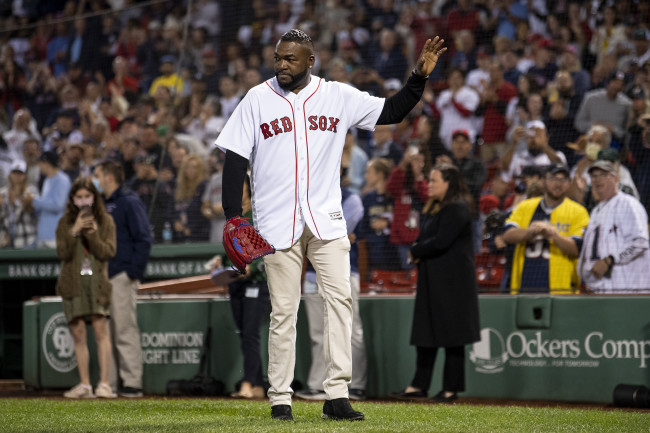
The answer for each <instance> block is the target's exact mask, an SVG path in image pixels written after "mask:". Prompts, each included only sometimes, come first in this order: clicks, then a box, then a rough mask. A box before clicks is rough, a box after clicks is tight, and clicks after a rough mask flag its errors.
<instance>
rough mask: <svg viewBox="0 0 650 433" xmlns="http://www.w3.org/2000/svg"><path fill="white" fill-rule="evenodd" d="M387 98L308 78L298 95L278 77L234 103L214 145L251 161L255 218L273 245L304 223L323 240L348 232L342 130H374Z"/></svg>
mask: <svg viewBox="0 0 650 433" xmlns="http://www.w3.org/2000/svg"><path fill="white" fill-rule="evenodd" d="M383 106H384V99H382V98H377V97H374V96H370V95H369V94H368V93H365V92H361V91H359V90H357V89H355V88H353V87H351V86H349V85H347V84H342V83H338V82H329V81H325V80H323V79H321V78H318V77H315V76H311V80H310V82H309V84H308V85H307V86H306V87H305V88H304V89H302V90H301V91H300V92H298V93H297V94H296V93H293V92H288V91H285V90H282V89H281V88H280V87H279V86H278V84H277V80H276V79H275V78H272V79H270V80H268V81H266V82H264V83H262V84H260V85H258V86H255V87H254V88H252V89H251V90H249V92H248V93H247V94H246V96H245V97H244V98H243V99H242V101H241V102H240V103H239V105H238V106H237V108H236V109H235V111H234V112H233V114H232V116H231V117H230V119H229V120H228V122H227V123H226V126H225V127H224V129H223V131H222V132H221V134H219V137H218V138H217V141H216V145H217V146H218V147H219V148H220V149H222V150H224V151H226V150H230V151H232V152H235V153H237V154H239V155H241V156H243V157H244V158H248V159H249V161H250V164H251V189H252V203H253V220H254V224H255V227H256V228H257V229H258V230H259V231H260V233H261V234H262V236H264V238H265V239H267V240H268V241H269V242H270V243H271V244H272V245H274V246H275V247H276V248H277V249H284V248H289V247H290V246H292V245H293V244H294V243H295V242H296V241H297V240H298V239H299V238H300V236H301V234H302V231H303V229H304V226H305V224H307V225H308V226H309V228H310V230H311V231H312V233H314V234H315V235H316V236H318V237H319V238H320V239H328V240H329V239H337V238H340V237H343V236H346V235H347V229H346V226H345V220H344V219H343V218H341V188H340V178H339V170H340V164H341V154H342V152H343V144H344V143H345V134H346V133H347V131H348V129H350V128H351V127H354V126H356V127H358V128H361V129H368V130H372V129H373V128H374V127H375V124H376V122H377V119H378V118H379V114H380V113H381V110H382V108H383Z"/></svg>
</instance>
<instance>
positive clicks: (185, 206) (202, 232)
mask: <svg viewBox="0 0 650 433" xmlns="http://www.w3.org/2000/svg"><path fill="white" fill-rule="evenodd" d="M206 186H207V173H206V166H205V162H204V161H203V159H202V158H201V157H200V156H199V155H187V156H186V157H185V158H184V159H183V162H182V164H181V167H180V170H179V171H178V177H177V178H176V191H175V192H174V210H173V213H174V215H173V220H174V242H207V241H208V240H209V239H210V222H209V221H208V220H207V219H206V218H205V217H204V216H203V213H201V204H202V203H203V196H204V194H205V190H206Z"/></svg>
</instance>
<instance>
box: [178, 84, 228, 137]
mask: <svg viewBox="0 0 650 433" xmlns="http://www.w3.org/2000/svg"><path fill="white" fill-rule="evenodd" d="M193 108H194V112H193V113H191V114H193V116H192V117H191V120H189V122H188V123H187V126H186V127H185V130H186V131H187V133H188V134H190V135H192V136H193V137H195V138H197V139H199V140H201V142H202V143H203V145H204V146H205V147H206V148H207V147H210V146H212V143H214V141H215V140H216V139H217V137H218V136H219V133H220V132H221V130H222V129H223V127H224V125H225V124H226V119H225V118H224V117H223V116H221V115H220V114H221V103H220V102H219V98H217V97H216V96H208V97H207V98H205V101H204V102H203V104H201V105H200V106H199V107H198V112H196V109H197V107H193ZM186 119H187V118H186Z"/></svg>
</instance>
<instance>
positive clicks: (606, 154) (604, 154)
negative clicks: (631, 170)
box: [596, 147, 621, 162]
mask: <svg viewBox="0 0 650 433" xmlns="http://www.w3.org/2000/svg"><path fill="white" fill-rule="evenodd" d="M620 159H621V158H620V156H619V154H618V151H617V150H616V149H613V148H611V147H607V148H605V149H600V150H599V151H598V156H596V160H603V161H610V162H619V161H620Z"/></svg>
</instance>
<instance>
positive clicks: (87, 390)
mask: <svg viewBox="0 0 650 433" xmlns="http://www.w3.org/2000/svg"><path fill="white" fill-rule="evenodd" d="M63 396H64V397H65V398H95V394H93V389H92V388H91V386H90V385H84V384H82V383H80V384H79V385H77V386H75V387H74V388H71V389H70V390H69V391H66V392H64V393H63Z"/></svg>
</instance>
